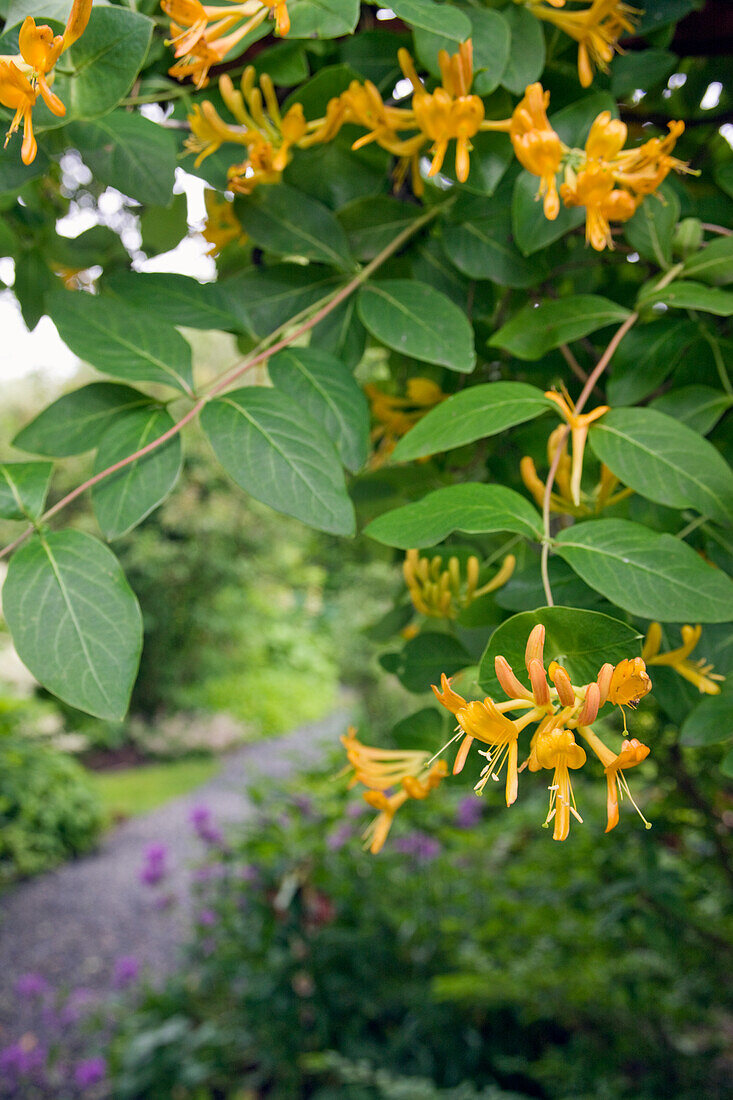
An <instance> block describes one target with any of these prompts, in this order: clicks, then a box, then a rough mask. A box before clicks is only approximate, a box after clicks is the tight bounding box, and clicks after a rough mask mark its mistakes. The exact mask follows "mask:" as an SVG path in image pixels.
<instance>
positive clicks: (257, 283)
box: [218, 264, 342, 338]
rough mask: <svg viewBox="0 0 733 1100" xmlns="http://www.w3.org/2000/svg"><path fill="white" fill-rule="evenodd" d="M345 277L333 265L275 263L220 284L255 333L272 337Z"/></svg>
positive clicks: (232, 306)
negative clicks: (329, 266)
mask: <svg viewBox="0 0 733 1100" xmlns="http://www.w3.org/2000/svg"><path fill="white" fill-rule="evenodd" d="M341 279H342V276H340V275H337V274H336V273H335V272H334V271H332V270H331V269H330V268H323V267H318V268H313V267H311V266H310V265H308V266H307V267H305V266H303V265H302V264H273V265H272V267H264V268H259V267H258V268H251V269H250V270H248V271H245V272H243V274H241V275H235V276H234V278H232V279H227V280H225V281H224V282H223V283H219V284H218V285H219V289H220V290H221V291H222V293H223V294H224V295H225V300H226V301H227V302H231V308H232V311H234V310H235V309H239V310H240V312H241V315H242V317H243V318H246V321H247V330H248V331H249V332H251V333H252V334H253V335H254V336H256V337H260V338H262V337H263V336H269V335H270V333H271V332H274V331H275V329H276V328H279V327H280V325H283V324H285V322H286V321H288V320H289V319H290V318H291V317H294V316H295V314H296V313H300V311H301V310H303V309H306V308H307V307H308V306H312V305H313V304H314V303H315V302H318V301H320V300H321V298H324V297H325V296H326V295H328V294H332V293H333V291H334V290H336V289H337V288H338V286H339V284H340V282H341Z"/></svg>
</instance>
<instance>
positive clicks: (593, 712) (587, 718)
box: [578, 682, 601, 726]
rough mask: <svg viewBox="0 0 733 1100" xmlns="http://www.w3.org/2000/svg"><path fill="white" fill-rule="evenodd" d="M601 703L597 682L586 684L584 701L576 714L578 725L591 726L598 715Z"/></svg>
mask: <svg viewBox="0 0 733 1100" xmlns="http://www.w3.org/2000/svg"><path fill="white" fill-rule="evenodd" d="M600 705H601V690H600V688H599V687H598V684H597V683H595V682H594V683H592V684H588V690H587V691H586V693H585V701H584V703H583V706H582V707H581V710H580V713H579V714H578V725H581V726H592V725H593V723H594V722H595V720H596V718H597V717H598V709H599V707H600Z"/></svg>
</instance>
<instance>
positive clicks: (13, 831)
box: [0, 704, 103, 884]
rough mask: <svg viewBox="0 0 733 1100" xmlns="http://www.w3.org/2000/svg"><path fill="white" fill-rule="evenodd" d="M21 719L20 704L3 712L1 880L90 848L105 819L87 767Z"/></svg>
mask: <svg viewBox="0 0 733 1100" xmlns="http://www.w3.org/2000/svg"><path fill="white" fill-rule="evenodd" d="M22 720H23V705H22V704H18V705H17V707H15V706H13V708H12V709H8V707H7V704H6V708H5V709H4V711H3V713H2V714H0V884H6V883H8V882H11V881H12V880H13V879H16V878H19V877H21V876H24V875H32V874H36V873H37V872H38V871H43V870H45V869H46V868H47V867H52V866H54V864H56V863H60V862H62V861H63V860H65V859H68V858H69V857H71V856H76V855H79V854H80V853H81V852H85V851H87V850H88V849H89V848H90V847H91V846H92V845H93V844H94V842H95V840H96V838H97V836H98V835H99V832H100V830H101V827H102V821H103V814H102V808H101V804H100V802H99V799H98V798H97V796H96V794H95V793H94V791H93V790H92V788H91V785H90V783H89V781H88V779H87V777H86V775H85V773H84V770H83V769H82V768H81V767H80V766H79V765H78V764H77V763H76V762H75V761H74V760H72V759H71V758H70V757H68V756H67V755H65V754H64V753H62V752H58V751H57V750H56V749H53V748H51V747H50V746H48V745H44V744H42V743H39V742H38V741H37V740H34V739H32V738H30V737H26V736H24V735H23V734H22V732H21V731H20V728H19V727H21V725H22Z"/></svg>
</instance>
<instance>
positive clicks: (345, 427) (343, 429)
mask: <svg viewBox="0 0 733 1100" xmlns="http://www.w3.org/2000/svg"><path fill="white" fill-rule="evenodd" d="M268 372H269V375H270V378H271V379H272V383H273V385H274V386H275V387H276V388H277V389H279V390H282V392H283V393H287V394H288V395H289V396H290V397H292V398H294V399H295V400H296V401H297V402H298V404H299V405H300V407H301V409H303V411H304V412H305V413H306V414H307V416H309V417H310V418H311V420H312V421H313V422H314V423H315V424H318V425H319V427H321V428H322V429H323V430H324V432H325V433H326V438H327V439H330V440H331V442H332V443H333V444H334V445H335V447H336V450H337V451H338V453H339V455H340V457H341V461H342V462H343V464H344V466H346V468H347V469H348V470H360V469H361V467H362V466H363V465H364V463H365V462H366V460H367V455H368V452H369V405H368V403H367V399H366V397H365V396H364V394H363V392H362V390H361V388H360V387H359V385H358V384H357V383H356V382H355V381H354V377H353V375H352V374H350V373H349V371H348V370H347V369H346V367H345V366H344V365H343V363H341V362H339V360H338V359H336V358H335V357H334V356H333V355H329V354H328V352H326V351H320V350H319V349H318V348H298V347H291V348H286V349H285V350H284V351H281V352H278V354H277V355H274V356H273V357H272V359H270V361H269V363H268Z"/></svg>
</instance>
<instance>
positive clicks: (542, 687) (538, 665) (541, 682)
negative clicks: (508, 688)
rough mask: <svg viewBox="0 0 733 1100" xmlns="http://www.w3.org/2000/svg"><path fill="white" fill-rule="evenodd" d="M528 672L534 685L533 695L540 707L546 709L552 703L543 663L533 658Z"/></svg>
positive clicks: (528, 666)
mask: <svg viewBox="0 0 733 1100" xmlns="http://www.w3.org/2000/svg"><path fill="white" fill-rule="evenodd" d="M527 672H528V673H529V679H530V682H531V684H532V694H533V696H534V700H535V702H536V704H537V706H538V707H546V706H547V704H548V703H549V702H550V689H549V687H548V686H547V677H546V676H545V669H544V667H543V665H542V661H538V660H537V658H536V657H533V658H532V659H531V660H530V662H529V664H528V665H527Z"/></svg>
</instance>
